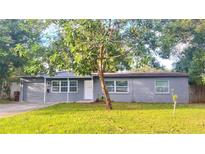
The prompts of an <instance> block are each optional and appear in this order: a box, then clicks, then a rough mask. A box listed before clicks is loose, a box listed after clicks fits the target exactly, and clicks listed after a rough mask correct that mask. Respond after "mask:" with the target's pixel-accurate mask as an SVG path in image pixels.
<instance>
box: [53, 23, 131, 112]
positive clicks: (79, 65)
mask: <svg viewBox="0 0 205 154" xmlns="http://www.w3.org/2000/svg"><path fill="white" fill-rule="evenodd" d="M125 23H126V21H123V20H121V21H120V20H65V21H61V23H60V24H61V27H62V28H63V30H62V35H63V43H64V45H65V46H66V47H67V48H68V49H69V50H67V51H66V54H67V55H69V56H67V57H68V58H67V59H68V60H70V66H71V68H72V69H73V71H74V72H76V73H78V74H82V75H85V74H90V73H92V72H98V75H99V80H100V84H101V88H102V92H103V94H104V98H105V103H106V108H107V109H112V104H111V99H110V96H109V93H108V90H107V87H106V85H105V81H104V72H106V71H116V70H119V69H123V68H126V67H129V65H128V61H127V60H126V59H127V58H129V57H127V53H126V49H125V44H124V43H123V40H122V34H121V32H122V30H123V27H124V26H125ZM63 52H65V50H63V51H61V53H63ZM66 54H65V55H66ZM56 57H57V58H58V56H56ZM52 58H53V57H52ZM54 59H55V58H54Z"/></svg>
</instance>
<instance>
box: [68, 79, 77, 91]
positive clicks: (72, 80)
mask: <svg viewBox="0 0 205 154" xmlns="http://www.w3.org/2000/svg"><path fill="white" fill-rule="evenodd" d="M70 81H75V82H76V91H70V87H75V86H70ZM68 85H69V86H68V91H69V93H78V80H69V82H68Z"/></svg>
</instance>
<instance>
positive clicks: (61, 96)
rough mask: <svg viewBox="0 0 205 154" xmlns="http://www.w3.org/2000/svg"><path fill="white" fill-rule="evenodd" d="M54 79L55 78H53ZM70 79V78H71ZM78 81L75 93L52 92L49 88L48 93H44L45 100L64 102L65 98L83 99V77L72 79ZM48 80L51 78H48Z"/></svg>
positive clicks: (70, 99) (72, 99) (72, 100)
mask: <svg viewBox="0 0 205 154" xmlns="http://www.w3.org/2000/svg"><path fill="white" fill-rule="evenodd" d="M55 80H56V79H55ZM71 80H72V79H71ZM73 80H77V81H78V91H77V92H75V93H68V94H67V93H53V92H51V88H49V87H48V89H50V90H49V91H50V92H49V93H46V102H66V101H67V98H68V100H69V102H74V101H79V100H83V98H84V79H73ZM49 81H50V82H51V81H52V80H49Z"/></svg>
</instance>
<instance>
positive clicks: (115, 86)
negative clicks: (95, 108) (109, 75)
mask: <svg viewBox="0 0 205 154" xmlns="http://www.w3.org/2000/svg"><path fill="white" fill-rule="evenodd" d="M106 81H113V82H114V91H113V92H109V91H108V92H109V93H110V94H123V93H125V94H126V93H129V80H105V82H106ZM117 81H126V82H127V86H118V87H127V91H124V92H117V91H116V89H117V85H116V82H117ZM106 87H107V85H106ZM108 87H109V86H108Z"/></svg>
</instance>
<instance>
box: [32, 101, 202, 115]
mask: <svg viewBox="0 0 205 154" xmlns="http://www.w3.org/2000/svg"><path fill="white" fill-rule="evenodd" d="M172 109H173V104H159V103H135V104H134V103H113V110H111V111H109V110H106V109H105V105H104V104H103V103H93V104H79V103H70V104H68V103H61V104H57V105H53V106H49V107H47V108H44V109H39V110H38V111H37V113H35V111H34V114H38V115H52V114H53V115H56V114H62V115H63V114H65V113H67V112H72V113H73V114H75V113H76V112H89V111H90V112H95V111H97V112H99V111H102V112H112V111H137V110H138V111H140V110H172ZM177 109H203V110H204V109H205V104H203V105H201V104H178V105H177ZM39 112H40V113H39Z"/></svg>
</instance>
